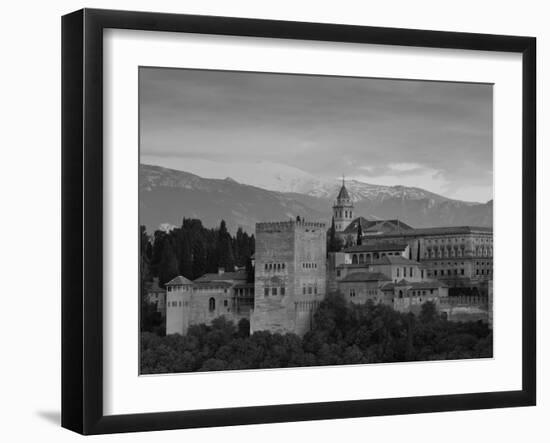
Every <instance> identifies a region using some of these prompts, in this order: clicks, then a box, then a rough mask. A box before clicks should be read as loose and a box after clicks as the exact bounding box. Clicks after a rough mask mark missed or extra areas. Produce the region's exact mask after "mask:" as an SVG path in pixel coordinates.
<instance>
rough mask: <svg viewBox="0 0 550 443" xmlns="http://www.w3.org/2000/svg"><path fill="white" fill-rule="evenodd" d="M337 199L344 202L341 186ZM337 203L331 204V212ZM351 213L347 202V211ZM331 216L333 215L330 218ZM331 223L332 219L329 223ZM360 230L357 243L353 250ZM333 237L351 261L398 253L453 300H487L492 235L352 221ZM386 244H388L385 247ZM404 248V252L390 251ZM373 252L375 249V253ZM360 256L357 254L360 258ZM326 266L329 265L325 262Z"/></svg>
mask: <svg viewBox="0 0 550 443" xmlns="http://www.w3.org/2000/svg"><path fill="white" fill-rule="evenodd" d="M339 195H346V196H348V197H349V194H348V192H347V190H346V189H345V184H344V183H343V184H342V188H341V189H340V193H339ZM338 203H339V200H338V199H337V200H336V204H335V206H334V207H335V208H336V207H338ZM347 210H348V213H351V214H352V213H353V210H354V209H353V203H351V204H349V205H348V206H347ZM333 215H335V214H333ZM335 220H336V219H335ZM359 225H360V226H361V231H362V233H363V235H362V244H361V245H359V246H355V248H357V249H356V250H355V251H353V246H352V245H353V244H354V243H356V241H357V240H356V239H357V231H358V229H359ZM335 226H336V230H337V235H338V236H339V237H340V238H341V239H343V240H344V242H345V243H344V244H346V245H347V247H346V249H345V251H352V252H357V254H354V256H353V259H354V260H355V259H356V260H357V261H359V260H361V259H363V260H369V259H375V257H376V256H377V255H378V256H379V257H380V256H382V254H385V255H394V254H395V253H396V252H398V253H401V254H400V255H402V256H403V257H405V258H409V259H412V260H416V261H418V262H420V263H422V265H423V266H424V268H425V270H426V272H427V277H429V278H432V279H436V280H440V281H442V282H444V283H445V284H446V285H447V286H449V287H450V288H451V292H452V293H453V294H456V295H465V293H467V294H470V292H469V291H472V290H473V291H475V293H476V294H482V295H485V296H487V295H488V283H489V281H491V280H492V279H493V230H492V228H488V227H475V226H453V227H436V228H420V229H415V228H412V227H411V226H409V225H407V224H406V223H403V222H402V221H400V220H367V219H365V218H363V217H357V218H355V219H353V220H351V221H349V223H347V224H346V226H345V228H343V229H341V230H338V226H339V225H337V224H335ZM390 245H394V246H391V247H390ZM397 245H401V246H402V245H407V246H408V248H407V250H406V251H405V250H395V249H393V250H392V249H391V248H394V247H395V246H397ZM377 249H378V250H377ZM361 253H362V254H361ZM329 261H330V260H329Z"/></svg>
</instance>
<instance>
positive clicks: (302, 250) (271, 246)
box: [251, 221, 326, 335]
mask: <svg viewBox="0 0 550 443" xmlns="http://www.w3.org/2000/svg"><path fill="white" fill-rule="evenodd" d="M325 294H326V226H325V224H324V223H317V222H300V221H288V222H274V223H258V224H257V225H256V250H255V275H254V310H253V311H252V313H251V333H253V332H255V331H262V330H268V331H271V332H280V333H285V332H293V333H296V334H299V335H303V334H305V333H306V332H307V331H308V330H309V329H310V327H311V317H312V315H313V311H314V310H315V308H316V306H318V303H319V302H320V301H321V300H322V299H323V298H324V297H325Z"/></svg>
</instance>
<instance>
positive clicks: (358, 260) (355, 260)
mask: <svg viewBox="0 0 550 443" xmlns="http://www.w3.org/2000/svg"><path fill="white" fill-rule="evenodd" d="M386 255H388V256H390V257H391V256H396V257H398V256H400V255H401V252H380V253H378V252H374V253H372V255H371V254H353V255H352V256H351V263H352V264H354V265H357V264H362V263H368V262H370V261H371V259H372V260H377V259H379V258H381V257H385V256H386Z"/></svg>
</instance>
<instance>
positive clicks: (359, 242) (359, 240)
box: [356, 218, 363, 246]
mask: <svg viewBox="0 0 550 443" xmlns="http://www.w3.org/2000/svg"><path fill="white" fill-rule="evenodd" d="M356 244H357V245H358V246H359V245H362V244H363V228H362V227H361V219H360V218H359V224H358V226H357V241H356Z"/></svg>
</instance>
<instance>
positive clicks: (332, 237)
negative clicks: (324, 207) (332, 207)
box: [327, 217, 342, 252]
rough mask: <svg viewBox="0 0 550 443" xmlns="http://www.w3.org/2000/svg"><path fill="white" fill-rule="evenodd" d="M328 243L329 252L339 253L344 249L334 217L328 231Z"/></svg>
mask: <svg viewBox="0 0 550 443" xmlns="http://www.w3.org/2000/svg"><path fill="white" fill-rule="evenodd" d="M327 243H328V244H327V252H338V251H340V250H341V249H342V240H341V239H340V238H339V237H338V236H337V235H336V226H335V224H334V217H332V223H331V225H330V228H329V230H328V236H327Z"/></svg>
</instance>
